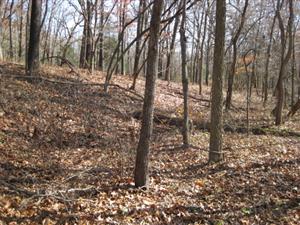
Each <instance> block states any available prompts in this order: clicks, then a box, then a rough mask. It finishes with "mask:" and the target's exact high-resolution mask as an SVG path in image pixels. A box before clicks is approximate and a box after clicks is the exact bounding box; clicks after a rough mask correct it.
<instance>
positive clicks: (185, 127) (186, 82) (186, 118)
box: [180, 0, 190, 148]
mask: <svg viewBox="0 0 300 225" xmlns="http://www.w3.org/2000/svg"><path fill="white" fill-rule="evenodd" d="M181 7H182V18H181V26H180V46H181V61H182V63H181V76H182V89H183V127H182V137H183V146H184V147H185V148H187V147H188V146H189V144H190V135H189V133H190V132H189V105H188V91H189V78H188V74H187V57H186V42H187V40H186V36H185V30H186V0H182V4H181Z"/></svg>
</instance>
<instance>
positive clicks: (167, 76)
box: [165, 16, 180, 82]
mask: <svg viewBox="0 0 300 225" xmlns="http://www.w3.org/2000/svg"><path fill="white" fill-rule="evenodd" d="M179 22H180V16H177V17H176V18H175V22H174V27H173V33H172V38H171V44H170V49H169V53H168V56H167V64H166V71H165V80H166V81H168V82H170V80H171V73H170V66H171V62H172V56H173V54H174V47H175V41H176V34H177V30H178V26H179Z"/></svg>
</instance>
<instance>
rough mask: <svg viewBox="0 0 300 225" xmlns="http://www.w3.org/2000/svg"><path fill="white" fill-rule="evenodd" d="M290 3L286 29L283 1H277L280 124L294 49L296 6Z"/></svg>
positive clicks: (278, 123)
mask: <svg viewBox="0 0 300 225" xmlns="http://www.w3.org/2000/svg"><path fill="white" fill-rule="evenodd" d="M288 3H289V4H288V5H289V19H288V25H287V28H286V29H285V26H284V22H283V19H282V17H281V12H280V10H281V6H282V4H281V2H280V0H278V1H277V10H276V14H277V19H278V24H279V29H280V41H281V61H280V71H279V76H278V80H277V85H276V90H275V92H276V98H277V102H276V107H275V109H274V110H275V124H276V125H280V124H281V123H282V109H283V104H284V87H283V82H284V79H285V78H286V73H287V66H288V63H289V60H290V58H291V56H292V50H293V21H294V8H293V0H289V1H288Z"/></svg>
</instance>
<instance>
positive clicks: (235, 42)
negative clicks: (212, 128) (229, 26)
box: [225, 0, 249, 109]
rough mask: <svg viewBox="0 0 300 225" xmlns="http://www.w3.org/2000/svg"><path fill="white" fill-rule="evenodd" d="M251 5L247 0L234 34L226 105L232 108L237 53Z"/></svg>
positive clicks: (227, 107)
mask: <svg viewBox="0 0 300 225" xmlns="http://www.w3.org/2000/svg"><path fill="white" fill-rule="evenodd" d="M248 5H249V0H245V5H244V9H243V12H242V15H241V21H240V24H239V26H238V29H237V31H236V33H235V34H234V36H233V38H232V41H231V44H232V46H233V56H232V63H231V66H230V73H229V76H228V86H227V95H226V101H225V106H226V109H230V107H231V99H232V91H233V82H234V75H235V72H236V61H237V54H238V52H237V51H238V41H239V38H240V35H241V32H242V29H243V27H244V24H245V21H246V12H247V8H248Z"/></svg>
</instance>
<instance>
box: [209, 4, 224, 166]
mask: <svg viewBox="0 0 300 225" xmlns="http://www.w3.org/2000/svg"><path fill="white" fill-rule="evenodd" d="M225 22H226V1H223V0H217V7H216V31H215V37H216V38H215V47H214V65H213V75H212V105H211V127H210V142H209V143H210V145H209V161H210V162H218V161H220V160H222V158H223V156H222V133H223V92H222V88H223V67H224V43H225Z"/></svg>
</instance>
